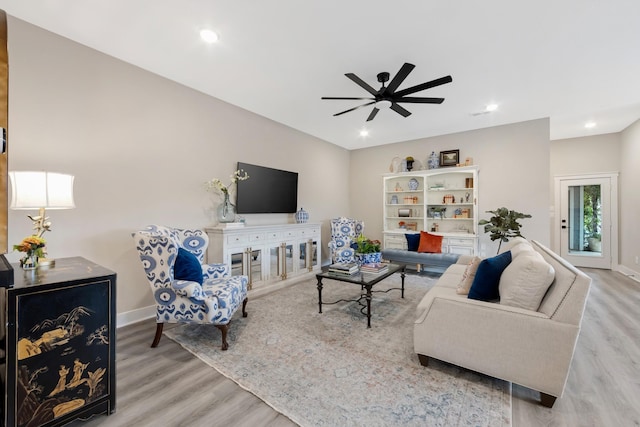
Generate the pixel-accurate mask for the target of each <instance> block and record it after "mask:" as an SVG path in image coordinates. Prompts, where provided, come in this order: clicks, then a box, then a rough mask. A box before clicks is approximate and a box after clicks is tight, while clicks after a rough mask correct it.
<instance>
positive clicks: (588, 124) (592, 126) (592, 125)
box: [584, 122, 596, 129]
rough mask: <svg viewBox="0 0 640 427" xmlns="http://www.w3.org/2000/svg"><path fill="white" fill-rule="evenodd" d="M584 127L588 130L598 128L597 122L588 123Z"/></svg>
mask: <svg viewBox="0 0 640 427" xmlns="http://www.w3.org/2000/svg"><path fill="white" fill-rule="evenodd" d="M584 127H586V128H587V129H592V128H594V127H596V122H587V123H585V124H584Z"/></svg>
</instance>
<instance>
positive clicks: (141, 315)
mask: <svg viewBox="0 0 640 427" xmlns="http://www.w3.org/2000/svg"><path fill="white" fill-rule="evenodd" d="M319 272H320V269H316V270H314V271H312V272H310V273H305V274H301V275H299V276H295V277H293V278H291V279H288V280H283V281H274V282H272V283H270V284H268V285H266V286H261V287H260V288H258V289H252V290H250V291H249V292H248V296H249V298H257V297H260V296H263V295H266V294H269V293H271V292H274V291H277V290H279V289H282V288H286V287H288V286H291V285H295V284H296V283H298V282H301V281H303V280H307V279H309V278H311V277H314V276H315V275H316V274H317V273H319ZM154 317H156V306H155V305H150V306H147V307H142V308H138V309H135V310H131V311H125V312H124V313H118V315H117V316H116V328H121V327H123V326H127V325H131V324H133V323H138V322H141V321H143V320H147V319H151V318H154Z"/></svg>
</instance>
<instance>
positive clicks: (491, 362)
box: [414, 288, 580, 397]
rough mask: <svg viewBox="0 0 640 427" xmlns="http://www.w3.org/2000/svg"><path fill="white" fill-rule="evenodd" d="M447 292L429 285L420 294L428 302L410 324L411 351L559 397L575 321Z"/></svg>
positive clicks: (572, 346) (575, 330) (575, 332)
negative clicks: (571, 322)
mask: <svg viewBox="0 0 640 427" xmlns="http://www.w3.org/2000/svg"><path fill="white" fill-rule="evenodd" d="M434 290H435V291H436V292H435V293H434V295H429V294H431V293H432V292H433V291H434ZM452 292H455V290H451V289H448V288H442V289H436V288H433V289H432V290H431V291H429V292H428V293H427V295H426V296H425V298H431V301H430V303H428V304H426V305H425V306H423V307H424V309H423V311H422V312H421V313H420V315H419V316H418V318H417V319H416V321H415V323H414V348H415V351H416V353H418V354H424V355H426V356H430V357H434V358H436V359H440V360H444V361H446V362H449V363H453V364H455V365H458V366H462V367H465V368H468V369H471V370H474V371H477V372H481V373H484V374H487V375H490V376H493V377H496V378H501V379H504V380H507V381H511V382H514V383H516V384H520V385H523V386H525V387H529V388H532V389H534V390H537V391H541V392H544V393H547V394H550V395H552V396H557V397H560V396H562V393H563V391H564V386H565V383H566V379H567V376H568V372H569V368H570V365H571V359H572V357H573V351H574V349H575V344H576V341H577V337H578V333H579V330H580V328H579V327H578V326H576V325H572V324H568V323H560V322H557V321H554V320H552V319H550V318H549V317H548V316H546V315H545V314H542V313H538V312H535V311H529V310H523V309H520V308H516V307H509V306H504V305H500V304H497V303H487V302H483V301H476V300H469V299H467V298H466V297H464V296H462V297H461V296H457V295H451V293H452Z"/></svg>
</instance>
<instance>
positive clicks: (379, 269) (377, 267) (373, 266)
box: [360, 262, 389, 274]
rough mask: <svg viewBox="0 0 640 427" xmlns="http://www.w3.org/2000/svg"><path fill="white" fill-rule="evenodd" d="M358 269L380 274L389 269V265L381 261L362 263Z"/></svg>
mask: <svg viewBox="0 0 640 427" xmlns="http://www.w3.org/2000/svg"><path fill="white" fill-rule="evenodd" d="M360 271H362V272H363V273H371V274H381V273H384V272H387V271H389V266H388V265H387V264H385V263H382V262H374V263H369V264H362V266H361V267H360Z"/></svg>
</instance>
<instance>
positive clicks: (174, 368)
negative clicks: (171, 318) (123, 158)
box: [71, 269, 640, 427]
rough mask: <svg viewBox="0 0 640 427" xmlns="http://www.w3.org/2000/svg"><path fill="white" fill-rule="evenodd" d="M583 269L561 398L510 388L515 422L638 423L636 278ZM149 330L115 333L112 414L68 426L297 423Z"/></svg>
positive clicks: (144, 326) (139, 327)
mask: <svg viewBox="0 0 640 427" xmlns="http://www.w3.org/2000/svg"><path fill="white" fill-rule="evenodd" d="M585 271H586V272H587V274H589V275H590V276H591V277H592V278H593V286H592V288H591V294H590V296H589V300H588V302H587V309H586V312H585V316H584V320H583V324H582V331H581V333H580V337H579V339H578V345H577V348H576V352H575V357H574V360H573V365H572V368H571V372H570V374H569V379H568V383H567V387H566V390H565V394H564V397H562V398H561V399H558V400H557V401H556V403H555V405H554V407H553V408H552V409H548V408H544V407H542V406H540V405H539V404H538V393H536V392H533V391H531V390H529V389H526V388H524V387H520V386H517V385H514V386H513V426H514V427H529V426H567V427H575V426H581V427H582V426H598V427H600V426H640V364H639V362H638V361H640V283H638V282H635V281H633V280H631V279H629V278H627V277H625V276H622V275H620V274H618V273H614V272H611V271H606V270H595V269H585ZM250 308H251V306H250V303H249V306H248V309H249V310H248V311H249V315H251V314H250V313H251V312H250ZM154 331H155V324H154V322H153V321H145V322H140V323H138V324H135V325H131V326H127V327H124V328H121V329H119V330H118V341H117V395H116V398H117V404H116V405H117V408H116V412H115V413H114V414H112V415H110V416H108V417H107V416H97V417H94V418H92V419H91V420H89V421H85V422H80V421H76V422H74V423H72V424H71V425H72V426H74V427H91V426H104V427H107V426H118V427H119V426H136V427H144V426H154V427H155V426H171V427H173V426H192V427H196V426H208V427H210V426H250V427H258V426H273V427H279V426H295V425H296V424H294V423H293V422H291V421H290V420H289V419H288V418H286V417H285V416H283V415H281V414H279V413H278V412H276V411H274V410H273V409H271V408H270V407H269V406H268V405H266V404H265V403H264V402H262V401H261V400H260V399H258V398H256V397H255V396H254V395H253V394H251V393H249V392H247V391H245V390H243V389H241V388H240V387H239V386H237V385H236V384H235V383H234V382H232V381H230V380H229V379H227V378H225V377H224V376H222V375H221V374H219V373H218V372H217V371H216V370H215V369H212V368H209V367H208V366H207V365H205V364H204V362H201V361H200V360H199V359H197V358H196V357H194V356H193V355H191V354H190V353H189V352H187V351H186V350H184V349H182V347H180V346H179V345H177V344H176V343H174V342H173V341H171V340H170V339H167V338H166V337H163V338H162V340H161V341H160V346H159V347H158V348H155V349H152V348H150V347H149V345H150V343H151V341H152V339H153V333H154Z"/></svg>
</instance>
